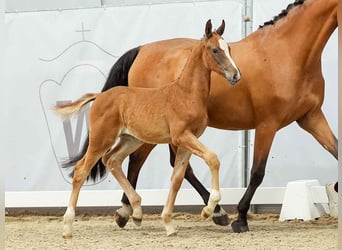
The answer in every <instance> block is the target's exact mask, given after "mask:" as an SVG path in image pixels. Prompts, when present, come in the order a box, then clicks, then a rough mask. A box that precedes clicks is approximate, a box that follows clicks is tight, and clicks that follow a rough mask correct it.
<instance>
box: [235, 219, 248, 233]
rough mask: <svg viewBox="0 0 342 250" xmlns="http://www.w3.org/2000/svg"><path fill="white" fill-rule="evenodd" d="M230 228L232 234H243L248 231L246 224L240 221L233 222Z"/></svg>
mask: <svg viewBox="0 0 342 250" xmlns="http://www.w3.org/2000/svg"><path fill="white" fill-rule="evenodd" d="M232 228H233V232H234V233H245V232H248V231H249V228H248V224H247V223H245V222H241V221H234V222H233V223H232Z"/></svg>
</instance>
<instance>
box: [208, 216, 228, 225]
mask: <svg viewBox="0 0 342 250" xmlns="http://www.w3.org/2000/svg"><path fill="white" fill-rule="evenodd" d="M212 219H213V221H214V223H215V224H216V225H219V226H228V225H229V223H230V219H229V217H228V214H216V213H214V214H213V217H212Z"/></svg>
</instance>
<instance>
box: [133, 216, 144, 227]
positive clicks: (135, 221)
mask: <svg viewBox="0 0 342 250" xmlns="http://www.w3.org/2000/svg"><path fill="white" fill-rule="evenodd" d="M133 222H134V224H135V225H136V226H138V227H139V226H141V222H142V218H136V217H133Z"/></svg>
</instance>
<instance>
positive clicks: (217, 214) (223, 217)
mask: <svg viewBox="0 0 342 250" xmlns="http://www.w3.org/2000/svg"><path fill="white" fill-rule="evenodd" d="M169 149H170V163H171V165H172V166H174V165H175V154H176V153H175V152H177V148H176V147H175V146H173V145H169ZM184 178H185V179H186V180H187V181H188V182H189V183H190V184H191V185H192V186H193V187H194V188H195V189H196V191H197V192H198V193H199V195H200V196H201V197H202V200H203V202H204V203H205V205H208V200H209V196H210V193H209V192H208V190H207V189H206V188H205V187H204V186H203V185H202V183H201V182H200V181H199V180H198V179H197V177H196V175H195V174H194V172H193V170H192V167H191V165H190V163H189V164H188V166H187V168H186V171H185V176H184ZM212 220H213V221H214V223H215V224H216V225H220V226H227V225H229V223H230V220H229V217H228V214H227V212H226V211H225V210H224V209H223V208H222V207H221V206H220V205H216V207H215V209H214V213H213V216H212Z"/></svg>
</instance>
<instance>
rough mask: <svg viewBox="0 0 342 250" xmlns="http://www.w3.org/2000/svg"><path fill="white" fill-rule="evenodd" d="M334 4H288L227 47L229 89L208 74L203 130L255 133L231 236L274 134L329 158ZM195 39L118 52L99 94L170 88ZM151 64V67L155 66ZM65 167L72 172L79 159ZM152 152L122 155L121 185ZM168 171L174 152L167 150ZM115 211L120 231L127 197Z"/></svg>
mask: <svg viewBox="0 0 342 250" xmlns="http://www.w3.org/2000/svg"><path fill="white" fill-rule="evenodd" d="M337 5H338V1H337V0H305V1H303V0H296V1H295V2H294V3H292V4H289V5H288V6H287V8H286V9H284V10H283V11H282V12H281V13H280V14H279V15H278V16H276V17H275V18H274V19H272V20H270V21H268V22H266V23H265V24H264V25H262V26H261V27H260V28H259V29H258V30H256V31H254V32H253V33H251V34H250V35H249V36H247V37H246V38H244V39H242V40H240V41H238V42H234V43H230V48H231V55H232V57H233V58H234V60H235V62H236V64H237V66H238V67H239V69H240V71H241V74H242V78H241V81H240V83H239V84H238V85H237V86H235V87H231V86H228V85H227V84H226V83H225V80H224V79H223V78H222V77H221V76H219V75H218V74H216V73H212V75H211V82H212V88H211V92H210V98H209V103H208V115H209V126H211V127H214V128H219V129H227V130H247V129H255V141H254V156H253V165H252V169H251V174H250V182H249V185H248V187H247V190H246V192H245V194H244V195H243V197H242V199H241V200H240V202H239V204H238V206H237V209H238V213H239V215H238V218H237V220H236V221H234V222H233V223H232V228H233V231H234V232H245V231H248V230H249V228H248V223H247V211H248V210H249V207H250V203H251V200H252V197H253V195H254V193H255V191H256V189H257V187H258V186H259V185H260V184H261V183H262V180H263V178H264V174H265V167H266V163H267V158H268V154H269V151H270V148H271V145H272V141H273V139H274V136H275V134H276V132H277V131H278V130H279V129H281V128H283V127H285V126H287V125H289V124H290V123H292V122H297V124H298V125H299V126H300V127H301V128H303V129H304V130H306V131H307V132H309V133H310V134H311V135H312V136H313V137H314V138H315V139H316V140H317V141H318V142H319V143H320V144H321V145H322V146H323V147H324V148H325V149H326V150H327V151H328V152H330V153H331V154H332V155H333V156H334V157H335V158H336V159H337V151H338V150H337V139H336V137H335V135H334V134H333V132H332V131H331V129H330V127H329V125H328V123H327V121H326V118H325V116H324V114H323V112H322V110H321V106H322V103H323V98H324V78H323V75H322V69H321V55H322V51H323V48H324V46H325V45H326V43H327V41H328V39H329V37H330V36H331V34H332V33H333V31H334V30H335V29H336V28H337ZM195 42H196V40H192V39H172V40H166V41H159V42H154V43H150V44H146V45H142V46H139V47H137V48H134V49H132V50H130V51H128V52H126V53H125V54H124V55H123V56H122V57H121V58H119V60H118V61H117V62H116V63H115V64H114V66H113V67H112V69H111V72H110V74H109V77H108V79H107V81H106V84H105V86H104V87H103V91H105V90H107V89H110V88H112V87H115V86H118V85H126V86H134V87H146V88H150V87H157V86H161V85H162V84H165V83H167V82H172V81H174V80H175V79H177V77H178V76H179V74H180V73H181V72H182V69H183V67H184V65H185V62H186V60H187V58H188V57H189V55H190V48H191V46H193V44H194V43H195ZM156 62H158V63H156ZM86 148H87V142H86V143H85V145H84V147H83V151H82V152H80V155H78V156H76V157H75V158H74V159H71V160H70V161H69V162H66V163H65V166H71V165H73V164H74V163H75V162H76V161H77V160H78V159H79V158H80V157H82V156H83V155H84V153H85V149H86ZM153 148H154V145H148V144H144V145H143V146H142V147H140V148H139V149H138V150H137V151H136V152H134V153H132V154H131V155H130V161H129V167H128V175H127V177H128V179H129V181H130V182H131V183H132V184H133V186H134V187H135V186H136V183H137V178H138V174H139V170H140V168H141V167H142V165H143V163H144V161H145V159H146V158H147V156H148V154H149V153H150V151H151V150H152V149H153ZM170 153H171V157H170V161H171V165H174V155H173V154H174V153H173V151H172V150H171V151H170ZM103 168H104V167H103V166H102V163H101V162H100V161H99V162H98V163H97V164H96V167H95V168H94V169H93V171H92V173H91V177H92V178H93V179H95V178H97V177H98V176H99V175H100V174H101V173H102V174H103V172H101V170H103ZM185 178H186V179H187V180H188V181H189V182H190V184H191V185H192V186H194V188H195V189H196V190H197V191H198V192H199V194H200V195H201V197H202V198H203V201H204V203H205V204H207V202H208V198H209V192H208V191H207V190H206V189H205V188H204V187H203V185H202V184H201V183H200V181H199V180H198V179H197V178H196V176H195V175H194V173H193V171H192V169H191V167H190V166H189V167H188V168H187V171H186V173H185ZM122 203H123V207H122V208H121V209H119V210H117V211H116V215H117V223H118V225H119V226H121V227H123V226H124V225H125V224H126V222H127V220H128V218H129V214H130V205H129V201H128V199H127V197H126V196H125V195H124V196H123V198H122ZM213 220H214V222H215V223H217V224H220V225H227V224H228V223H229V219H228V216H227V214H226V213H225V212H224V210H223V209H222V208H220V206H219V205H217V206H216V208H215V211H214V214H213Z"/></svg>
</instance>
